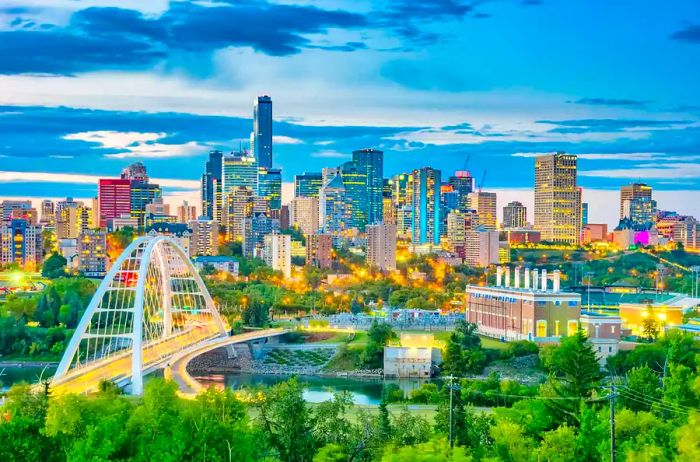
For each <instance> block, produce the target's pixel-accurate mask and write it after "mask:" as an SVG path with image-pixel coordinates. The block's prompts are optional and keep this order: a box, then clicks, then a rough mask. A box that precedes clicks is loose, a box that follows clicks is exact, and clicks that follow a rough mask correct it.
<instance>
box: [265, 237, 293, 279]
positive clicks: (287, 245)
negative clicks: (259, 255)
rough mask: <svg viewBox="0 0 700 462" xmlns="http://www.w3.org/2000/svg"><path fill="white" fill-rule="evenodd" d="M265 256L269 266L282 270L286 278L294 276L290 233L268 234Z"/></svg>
mask: <svg viewBox="0 0 700 462" xmlns="http://www.w3.org/2000/svg"><path fill="white" fill-rule="evenodd" d="M263 257H264V260H265V264H266V265H267V266H269V267H271V268H272V269H274V270H277V271H282V273H283V274H284V277H285V278H286V279H289V278H291V277H292V237H291V236H290V235H289V234H278V233H276V232H273V233H272V234H268V235H266V236H265V243H264V250H263Z"/></svg>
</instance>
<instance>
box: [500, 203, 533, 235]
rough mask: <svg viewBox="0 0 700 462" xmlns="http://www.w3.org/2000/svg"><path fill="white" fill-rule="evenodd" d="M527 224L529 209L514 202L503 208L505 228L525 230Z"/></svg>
mask: <svg viewBox="0 0 700 462" xmlns="http://www.w3.org/2000/svg"><path fill="white" fill-rule="evenodd" d="M526 224H527V207H525V206H524V205H523V204H522V203H521V202H518V201H513V202H509V203H508V205H506V206H505V207H503V227H504V228H505V229H510V228H524V227H525V225H526Z"/></svg>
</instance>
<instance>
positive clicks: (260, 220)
mask: <svg viewBox="0 0 700 462" xmlns="http://www.w3.org/2000/svg"><path fill="white" fill-rule="evenodd" d="M279 230H280V221H279V220H278V219H277V218H271V217H269V216H267V215H266V214H264V213H256V214H254V216H252V217H249V218H246V219H244V220H243V255H244V256H246V257H249V258H251V257H261V256H262V251H263V248H264V245H265V236H266V235H268V234H271V233H273V232H278V231H279Z"/></svg>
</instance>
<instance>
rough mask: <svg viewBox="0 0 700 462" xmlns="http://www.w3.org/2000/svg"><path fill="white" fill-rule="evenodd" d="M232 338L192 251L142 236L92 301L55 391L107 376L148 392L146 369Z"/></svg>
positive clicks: (84, 386) (86, 387)
mask: <svg viewBox="0 0 700 462" xmlns="http://www.w3.org/2000/svg"><path fill="white" fill-rule="evenodd" d="M226 336H227V327H226V324H225V323H224V321H223V320H222V319H221V316H220V315H219V312H218V310H217V309H216V306H215V305H214V302H213V300H212V299H211V296H210V295H209V292H208V291H207V288H206V287H205V285H204V282H203V281H202V279H201V277H200V276H199V274H198V272H197V270H196V268H195V267H194V266H193V265H192V262H191V261H190V259H189V256H188V255H187V254H186V252H185V251H184V250H183V249H182V247H180V246H179V245H178V244H177V243H176V242H175V241H173V240H172V239H170V238H168V237H165V236H145V237H141V238H138V239H136V240H134V241H133V242H132V243H131V244H130V245H129V246H128V247H127V248H126V249H125V250H124V252H122V254H121V255H120V256H119V258H117V260H116V261H115V262H114V264H113V266H112V268H111V269H110V271H109V272H108V273H107V275H106V276H105V278H104V279H103V280H102V282H101V283H100V285H99V287H98V289H97V291H96V292H95V295H94V296H93V298H92V300H91V301H90V303H89V305H88V307H87V309H86V310H85V313H84V314H83V317H82V318H81V320H80V323H79V324H78V327H77V329H76V330H75V333H74V334H73V337H72V338H71V341H70V343H69V345H68V348H67V349H66V351H65V353H64V355H63V358H62V359H61V362H60V363H59V366H58V369H57V370H56V374H55V375H54V377H53V379H52V389H54V390H55V391H78V392H83V391H90V390H94V389H95V388H96V387H97V385H98V383H99V381H100V380H113V381H124V380H127V379H128V380H129V381H130V383H131V393H133V394H141V393H142V392H143V375H144V373H145V372H147V371H149V370H151V369H153V368H156V367H158V366H159V365H162V364H165V363H167V361H168V359H169V358H170V357H172V356H173V355H174V354H176V353H179V352H181V351H183V350H186V349H188V348H191V347H193V346H195V345H197V344H199V343H201V342H205V341H208V340H211V339H215V338H218V337H226Z"/></svg>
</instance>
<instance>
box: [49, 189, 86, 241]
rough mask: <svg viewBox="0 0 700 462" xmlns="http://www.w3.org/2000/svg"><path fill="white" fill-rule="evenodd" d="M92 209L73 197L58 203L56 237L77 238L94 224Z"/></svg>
mask: <svg viewBox="0 0 700 462" xmlns="http://www.w3.org/2000/svg"><path fill="white" fill-rule="evenodd" d="M92 212H93V211H92V209H90V207H86V206H85V204H83V203H82V202H76V201H74V200H73V198H72V197H68V198H66V200H65V201H59V202H58V204H56V238H57V239H77V238H78V236H79V235H80V234H81V233H82V232H84V231H86V230H88V229H90V227H91V226H92V225H93V216H92Z"/></svg>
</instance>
